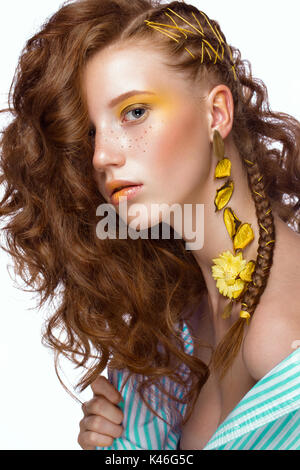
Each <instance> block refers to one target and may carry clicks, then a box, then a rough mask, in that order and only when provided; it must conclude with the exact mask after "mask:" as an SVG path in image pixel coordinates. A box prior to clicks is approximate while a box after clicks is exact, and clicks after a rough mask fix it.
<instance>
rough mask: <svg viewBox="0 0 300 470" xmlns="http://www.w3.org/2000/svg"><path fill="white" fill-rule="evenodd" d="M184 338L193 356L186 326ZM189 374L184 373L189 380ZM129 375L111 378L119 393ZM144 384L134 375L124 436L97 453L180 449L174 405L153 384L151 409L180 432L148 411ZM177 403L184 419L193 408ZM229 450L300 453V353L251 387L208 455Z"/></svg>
mask: <svg viewBox="0 0 300 470" xmlns="http://www.w3.org/2000/svg"><path fill="white" fill-rule="evenodd" d="M182 336H183V338H184V340H185V352H186V353H189V354H193V350H194V348H193V340H192V338H191V336H190V333H189V330H188V327H187V325H186V324H185V323H183V330H182ZM186 373H187V372H186V370H185V369H184V368H183V370H182V374H183V376H184V374H186ZM128 375H129V373H128V371H126V369H124V370H110V369H109V368H108V379H109V381H110V382H111V383H112V384H113V385H114V386H115V387H116V388H117V389H118V390H119V391H120V390H121V387H122V384H123V383H124V381H125V379H126V377H127V376H128ZM140 379H141V376H138V375H132V377H131V378H130V379H129V380H128V382H127V384H126V385H125V387H124V389H123V391H122V396H123V399H124V402H122V404H121V409H122V410H123V413H124V419H123V427H124V433H123V435H122V436H121V437H120V438H116V439H114V442H113V444H112V445H111V446H109V447H96V449H98V450H129V449H135V450H142V449H148V450H152V449H153V450H176V449H177V445H178V442H179V440H180V434H181V432H180V427H179V426H177V427H176V425H177V424H178V422H179V420H178V419H177V418H176V416H171V415H170V414H169V413H168V412H169V410H168V406H166V402H163V399H162V398H163V397H162V393H161V392H160V391H159V390H157V389H156V388H155V387H154V386H153V385H152V386H151V387H150V389H152V392H153V393H154V395H155V400H154V402H153V401H151V406H153V407H154V409H155V411H156V412H157V413H158V414H159V415H161V416H163V417H164V418H165V419H166V420H167V421H170V419H171V423H172V425H173V424H174V425H175V426H174V428H175V431H174V430H173V431H172V430H171V426H170V425H168V424H166V423H165V422H164V421H163V420H162V419H160V418H159V417H157V416H155V414H154V413H152V412H151V411H150V410H149V409H148V408H147V406H146V405H145V404H144V403H143V401H142V400H141V399H140V398H139V395H138V393H136V386H137V383H138V381H139V380H140ZM161 380H162V383H163V384H164V385H165V386H166V387H167V388H168V390H172V393H175V395H176V397H178V398H182V396H183V390H182V387H181V386H179V385H178V384H174V383H173V382H172V381H171V380H169V379H168V378H162V379H161ZM173 404H174V405H176V408H177V410H178V412H179V413H181V415H182V416H184V414H185V412H186V406H187V405H183V404H180V403H178V404H176V402H173ZM119 406H120V405H119ZM176 419H177V421H176ZM174 428H173V427H172V429H174ZM227 449H232V450H242V449H243V450H260V449H262V450H295V449H298V450H300V348H298V349H296V350H295V351H293V352H292V354H290V355H289V356H288V357H287V358H285V359H284V360H283V361H282V362H280V363H279V364H277V365H276V366H275V367H274V368H273V369H272V370H271V371H270V372H269V373H268V374H266V375H265V376H264V377H263V378H262V379H261V380H259V381H258V382H257V383H256V384H255V385H254V387H252V388H251V390H250V391H249V392H248V393H247V394H246V395H245V396H244V397H243V399H242V400H241V401H240V402H239V403H238V404H237V406H236V407H235V408H234V409H233V411H232V412H231V413H230V414H229V415H228V416H227V418H226V419H225V420H224V421H223V423H222V424H221V425H220V426H219V427H218V429H217V430H216V432H215V433H214V435H213V436H212V437H211V439H210V440H209V442H208V443H207V444H206V446H205V447H204V449H203V450H227Z"/></svg>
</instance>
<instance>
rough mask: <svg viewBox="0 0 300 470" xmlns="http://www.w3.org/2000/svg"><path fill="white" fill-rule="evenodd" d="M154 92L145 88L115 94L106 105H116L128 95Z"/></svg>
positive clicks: (151, 93) (111, 106) (152, 93)
mask: <svg viewBox="0 0 300 470" xmlns="http://www.w3.org/2000/svg"><path fill="white" fill-rule="evenodd" d="M155 94H156V93H154V92H153V91H147V90H144V91H138V90H131V91H127V92H126V93H123V94H122V95H120V96H117V97H116V98H114V99H113V100H111V101H110V103H109V105H108V106H109V107H110V108H113V107H114V106H116V105H117V104H118V103H120V102H121V101H123V100H126V98H129V97H130V96H133V95H155Z"/></svg>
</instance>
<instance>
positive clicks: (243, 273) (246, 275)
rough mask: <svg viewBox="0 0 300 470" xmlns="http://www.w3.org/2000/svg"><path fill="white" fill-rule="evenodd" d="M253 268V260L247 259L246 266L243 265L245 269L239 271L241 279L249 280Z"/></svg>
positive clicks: (250, 279)
mask: <svg viewBox="0 0 300 470" xmlns="http://www.w3.org/2000/svg"><path fill="white" fill-rule="evenodd" d="M254 269H255V261H252V260H251V261H249V263H247V266H246V267H245V269H243V271H241V272H240V278H241V279H242V280H243V281H246V282H251V281H252V274H253V272H254Z"/></svg>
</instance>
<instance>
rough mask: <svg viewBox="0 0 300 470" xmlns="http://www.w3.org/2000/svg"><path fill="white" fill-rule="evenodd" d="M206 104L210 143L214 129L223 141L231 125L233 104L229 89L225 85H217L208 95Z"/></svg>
mask: <svg viewBox="0 0 300 470" xmlns="http://www.w3.org/2000/svg"><path fill="white" fill-rule="evenodd" d="M207 104H208V112H209V135H210V140H211V142H212V141H213V134H214V130H215V129H217V130H218V131H219V132H220V134H221V136H222V137H223V139H225V138H226V137H227V136H228V134H229V133H230V131H231V129H232V125H233V115H234V104H233V98H232V93H231V91H230V89H229V88H228V87H227V86H226V85H217V86H216V87H214V88H213V89H212V90H211V92H210V93H209V95H208V98H207Z"/></svg>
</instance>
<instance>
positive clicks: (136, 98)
mask: <svg viewBox="0 0 300 470" xmlns="http://www.w3.org/2000/svg"><path fill="white" fill-rule="evenodd" d="M142 103H145V104H152V105H158V106H164V107H165V106H167V102H166V99H164V98H161V97H159V96H151V95H147V94H145V95H143V94H138V95H133V96H130V98H127V99H126V100H124V101H122V103H120V105H119V106H118V108H117V111H116V113H117V117H119V116H120V115H121V113H122V112H123V111H124V110H125V109H126V108H128V107H129V106H131V105H134V104H142Z"/></svg>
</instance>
